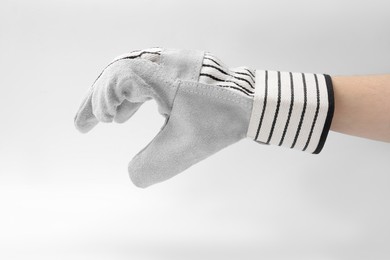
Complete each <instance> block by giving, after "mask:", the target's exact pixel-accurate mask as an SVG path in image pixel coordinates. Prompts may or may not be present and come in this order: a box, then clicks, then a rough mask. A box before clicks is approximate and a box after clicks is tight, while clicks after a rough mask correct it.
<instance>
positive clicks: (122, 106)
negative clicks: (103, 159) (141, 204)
mask: <svg viewBox="0 0 390 260" xmlns="http://www.w3.org/2000/svg"><path fill="white" fill-rule="evenodd" d="M150 99H154V100H155V101H156V103H157V105H158V111H159V112H160V113H161V114H162V115H163V116H165V118H166V120H165V124H164V126H163V127H162V128H161V130H160V132H159V133H158V134H157V135H156V137H155V138H154V139H153V140H152V141H151V142H150V143H149V144H148V145H147V146H146V147H145V148H144V149H142V150H141V151H140V152H139V153H138V154H137V155H136V156H135V157H134V158H133V159H132V160H131V162H130V163H129V165H128V171H129V174H130V177H131V180H132V181H133V183H134V184H135V185H137V186H139V187H147V186H149V185H152V184H155V183H158V182H162V181H164V180H167V179H169V178H171V177H173V176H175V175H176V174H178V173H180V172H182V171H184V170H185V169H187V168H188V167H190V166H191V165H193V164H195V163H197V162H199V161H201V160H203V159H205V158H207V157H209V156H210V155H212V154H214V153H216V152H218V151H219V150H221V149H223V148H225V147H227V146H229V145H231V144H233V143H235V142H237V141H239V140H241V139H243V138H246V137H249V138H251V139H253V140H255V141H257V142H259V143H265V144H274V145H279V146H284V147H288V148H294V149H298V150H301V151H306V152H310V153H319V152H320V151H321V149H322V147H323V145H324V143H325V140H326V137H327V134H328V132H329V129H330V123H331V120H332V116H333V109H334V102H333V89H332V82H331V78H330V76H329V75H324V74H313V73H293V72H280V71H269V70H251V69H248V68H246V67H239V68H234V69H229V68H228V67H227V66H225V65H224V64H223V63H222V62H221V61H220V60H219V59H218V58H216V57H215V56H213V55H212V54H210V53H205V52H203V51H195V50H172V49H160V48H152V49H145V50H141V51H135V52H131V53H129V54H126V55H123V56H120V57H118V58H116V59H114V61H113V62H111V63H110V64H109V65H108V66H107V67H106V68H105V69H104V70H103V72H102V73H101V74H100V75H99V77H98V78H97V79H96V80H95V82H94V84H93V85H92V87H91V88H90V90H89V93H88V94H87V96H86V97H85V99H84V101H83V102H82V105H81V106H80V108H79V111H78V113H77V115H76V117H75V126H76V128H77V129H78V130H79V131H81V132H88V131H89V130H91V129H92V128H93V127H94V126H95V125H96V124H97V123H98V122H112V121H115V122H118V123H123V122H125V121H126V120H128V119H129V118H130V117H131V116H132V115H133V114H134V113H135V112H136V111H137V109H138V108H139V107H140V106H141V105H142V104H143V103H144V102H145V101H147V100H150Z"/></svg>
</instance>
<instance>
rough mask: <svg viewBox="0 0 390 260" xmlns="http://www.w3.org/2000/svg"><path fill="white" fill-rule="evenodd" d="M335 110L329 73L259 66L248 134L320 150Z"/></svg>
mask: <svg viewBox="0 0 390 260" xmlns="http://www.w3.org/2000/svg"><path fill="white" fill-rule="evenodd" d="M333 112H334V96H333V86H332V80H331V77H330V76H329V75H326V74H313V73H296V72H283V71H271V70H256V87H255V95H254V100H253V107H252V113H251V117H250V121H249V127H248V132H247V137H249V138H252V139H253V140H255V141H257V142H260V143H265V144H273V145H278V146H283V147H288V148H291V149H298V150H301V151H306V152H309V153H313V154H318V153H319V152H320V151H321V150H322V148H323V146H324V144H325V141H326V138H327V135H328V132H329V129H330V125H331V121H332V118H333Z"/></svg>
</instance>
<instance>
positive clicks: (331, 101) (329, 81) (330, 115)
mask: <svg viewBox="0 0 390 260" xmlns="http://www.w3.org/2000/svg"><path fill="white" fill-rule="evenodd" d="M324 76H325V82H326V88H327V90H328V100H329V107H328V114H327V116H326V121H325V125H324V128H323V130H322V134H321V138H320V142H319V144H318V146H317V148H316V150H315V151H314V152H313V154H318V153H320V152H321V150H322V148H323V147H324V144H325V141H326V138H327V136H328V133H329V130H330V125H331V123H332V119H333V113H334V106H335V104H334V93H333V84H332V78H331V77H330V76H329V75H327V74H324Z"/></svg>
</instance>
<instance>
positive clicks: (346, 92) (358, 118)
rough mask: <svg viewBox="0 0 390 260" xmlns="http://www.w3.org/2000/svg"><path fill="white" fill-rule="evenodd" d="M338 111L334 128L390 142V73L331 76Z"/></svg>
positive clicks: (354, 134)
mask: <svg viewBox="0 0 390 260" xmlns="http://www.w3.org/2000/svg"><path fill="white" fill-rule="evenodd" d="M332 82H333V88H334V97H335V111H334V116H333V121H332V125H331V130H332V131H335V132H340V133H343V134H348V135H353V136H359V137H363V138H368V139H372V140H377V141H383V142H390V74H383V75H367V76H332Z"/></svg>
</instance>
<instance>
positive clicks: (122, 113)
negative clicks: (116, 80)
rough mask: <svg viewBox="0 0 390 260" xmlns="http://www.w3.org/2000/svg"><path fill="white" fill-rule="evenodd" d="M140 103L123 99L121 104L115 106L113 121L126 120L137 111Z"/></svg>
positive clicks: (121, 121)
mask: <svg viewBox="0 0 390 260" xmlns="http://www.w3.org/2000/svg"><path fill="white" fill-rule="evenodd" d="M142 104H143V103H132V102H129V101H128V100H124V101H123V102H122V104H120V105H119V106H118V107H117V110H116V115H115V117H114V122H116V123H120V124H121V123H124V122H126V121H127V120H128V119H129V118H130V117H131V116H132V115H133V114H134V113H135V112H137V110H138V109H139V108H140V107H141V105H142Z"/></svg>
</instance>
